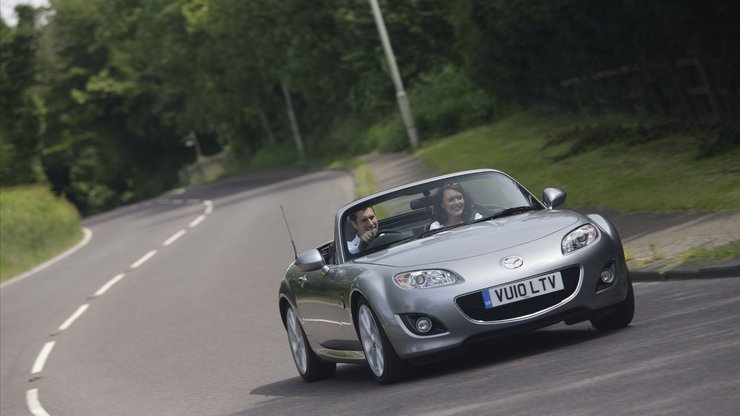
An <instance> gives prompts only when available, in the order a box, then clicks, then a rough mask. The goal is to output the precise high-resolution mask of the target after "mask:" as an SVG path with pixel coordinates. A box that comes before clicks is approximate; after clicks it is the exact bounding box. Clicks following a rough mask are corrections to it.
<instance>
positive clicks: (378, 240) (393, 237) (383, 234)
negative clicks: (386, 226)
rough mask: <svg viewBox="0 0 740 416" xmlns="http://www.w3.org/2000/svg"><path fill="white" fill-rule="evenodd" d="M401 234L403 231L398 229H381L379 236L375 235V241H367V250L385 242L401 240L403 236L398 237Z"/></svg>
mask: <svg viewBox="0 0 740 416" xmlns="http://www.w3.org/2000/svg"><path fill="white" fill-rule="evenodd" d="M400 234H401V231H398V230H380V231H378V236H377V237H375V238H374V239H373V241H371V242H369V243H367V245H366V246H365V250H372V249H375V248H377V247H381V246H383V245H385V244H390V243H392V242H394V241H398V240H401V238H398V236H399V235H400Z"/></svg>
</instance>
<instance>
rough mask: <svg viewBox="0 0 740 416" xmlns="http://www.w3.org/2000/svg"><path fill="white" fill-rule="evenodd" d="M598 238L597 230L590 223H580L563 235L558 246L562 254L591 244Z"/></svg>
mask: <svg viewBox="0 0 740 416" xmlns="http://www.w3.org/2000/svg"><path fill="white" fill-rule="evenodd" d="M598 239H599V230H598V229H597V228H596V227H594V226H593V225H591V224H586V225H582V226H580V227H578V228H576V229H575V230H573V231H571V232H569V233H568V235H566V236H565V237H563V241H562V242H561V243H560V248H561V249H562V250H563V254H568V253H572V252H574V251H576V250H579V249H582V248H583V247H587V246H589V245H591V244H592V243H593V242H594V241H596V240H598Z"/></svg>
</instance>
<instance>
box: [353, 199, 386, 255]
mask: <svg viewBox="0 0 740 416" xmlns="http://www.w3.org/2000/svg"><path fill="white" fill-rule="evenodd" d="M349 223H350V224H351V225H352V227H353V228H354V229H355V230H356V231H357V234H356V235H355V238H354V239H353V240H352V241H348V242H347V247H348V248H349V252H350V254H357V253H359V252H360V251H362V250H364V248H365V247H366V246H367V245H368V244H369V243H370V242H371V241H373V240H374V239H375V237H377V236H378V219H377V218H376V217H375V209H374V208H373V207H372V206H364V207H359V208H357V209H356V210H354V211H352V212H350V213H349Z"/></svg>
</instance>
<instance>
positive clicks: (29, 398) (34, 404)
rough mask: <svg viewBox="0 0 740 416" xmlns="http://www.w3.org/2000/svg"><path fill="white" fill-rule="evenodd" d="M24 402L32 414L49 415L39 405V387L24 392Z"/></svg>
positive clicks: (34, 415)
mask: <svg viewBox="0 0 740 416" xmlns="http://www.w3.org/2000/svg"><path fill="white" fill-rule="evenodd" d="M26 403H27V404H28V410H30V411H31V414H33V416H49V414H48V413H46V410H44V408H43V407H41V402H39V389H31V390H28V391H27V392H26Z"/></svg>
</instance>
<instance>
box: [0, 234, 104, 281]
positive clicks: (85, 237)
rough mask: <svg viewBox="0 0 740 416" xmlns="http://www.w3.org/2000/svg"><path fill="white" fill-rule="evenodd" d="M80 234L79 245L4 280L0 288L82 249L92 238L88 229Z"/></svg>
mask: <svg viewBox="0 0 740 416" xmlns="http://www.w3.org/2000/svg"><path fill="white" fill-rule="evenodd" d="M82 233H83V236H82V241H80V242H79V243H77V244H76V245H75V246H74V247H72V248H70V249H69V250H67V251H65V252H64V253H62V254H60V255H58V256H56V257H54V258H53V259H51V260H49V261H46V262H44V263H41V264H39V265H38V266H36V267H34V268H33V269H31V270H29V271H27V272H25V273H22V274H20V275H18V276H16V277H14V278H12V279H10V280H6V281H5V282H3V283H0V288H2V287H5V286H8V285H10V284H11V283H15V282H17V281H19V280H22V279H25V278H26V277H28V276H30V275H32V274H34V273H36V272H38V271H41V270H43V269H45V268H47V267H49V266H51V265H52V264H54V263H56V262H58V261H59V260H62V259H63V258H65V257H67V256H70V255H72V253H74V252H75V251H77V250H79V249H80V248H82V246H84V245H85V244H87V243H88V242H89V241H90V239H91V238H92V231H90V229H89V228H83V229H82Z"/></svg>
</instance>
